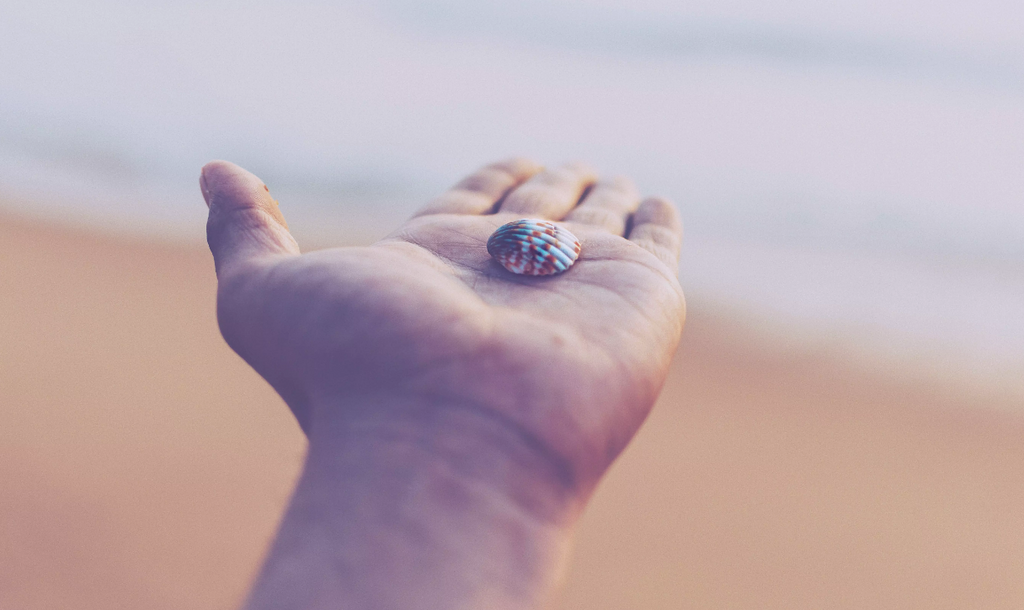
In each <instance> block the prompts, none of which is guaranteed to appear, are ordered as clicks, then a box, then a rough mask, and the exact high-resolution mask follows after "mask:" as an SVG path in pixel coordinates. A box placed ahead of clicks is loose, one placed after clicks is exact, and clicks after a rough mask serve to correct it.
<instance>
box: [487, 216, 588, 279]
mask: <svg viewBox="0 0 1024 610" xmlns="http://www.w3.org/2000/svg"><path fill="white" fill-rule="evenodd" d="M487 251H488V252H489V253H490V254H491V256H493V257H494V260H496V261H498V262H499V263H501V266H502V267H504V268H506V269H508V270H509V271H511V272H512V273H518V274H520V275H552V274H555V273H561V272H563V271H565V270H566V269H568V268H569V267H572V264H573V263H575V262H576V259H577V258H579V256H580V240H578V239H576V236H575V235H573V234H572V233H570V232H569V231H567V230H566V229H563V228H562V227H560V226H558V225H556V224H555V223H553V222H548V221H546V220H531V219H524V220H516V221H514V222H510V223H508V224H505V225H502V226H500V227H498V230H497V231H495V232H494V233H493V234H491V237H490V239H488V240H487Z"/></svg>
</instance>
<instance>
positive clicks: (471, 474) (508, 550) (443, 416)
mask: <svg viewBox="0 0 1024 610" xmlns="http://www.w3.org/2000/svg"><path fill="white" fill-rule="evenodd" d="M311 412H312V414H313V419H312V421H311V425H310V428H309V453H308V456H307V462H306V468H305V470H304V472H303V475H302V478H301V480H300V482H299V485H298V487H297V489H296V492H295V495H294V497H293V499H292V504H291V506H290V508H289V510H288V513H287V514H286V516H285V522H284V524H283V525H282V527H281V532H280V535H279V538H278V540H277V542H276V543H275V546H274V549H273V550H272V553H271V556H270V558H269V559H268V562H267V565H266V566H265V568H264V572H263V575H262V576H261V578H260V582H259V583H258V584H257V587H256V588H255V589H254V592H253V598H252V600H251V602H250V606H249V607H250V608H253V609H256V608H264V607H288V608H293V607H294V608H307V607H308V608H316V607H318V606H316V605H315V604H314V601H315V599H321V598H323V599H331V600H332V601H334V602H337V601H344V602H347V603H346V604H342V607H350V608H362V607H377V606H378V605H379V606H382V607H395V608H403V609H405V608H408V609H410V610H412V609H418V608H434V607H447V608H463V607H465V608H480V607H487V608H509V609H511V608H533V607H536V606H537V604H538V603H539V602H540V600H542V599H543V598H544V597H545V596H546V595H547V593H549V592H550V589H551V588H552V586H553V585H554V582H555V580H557V576H558V575H559V574H560V572H561V567H562V565H563V564H564V561H565V555H566V550H567V542H568V534H569V531H570V529H571V526H572V523H573V521H574V520H575V518H576V515H577V514H578V508H579V502H578V499H577V495H576V491H575V485H574V482H573V480H572V477H571V474H570V471H569V470H568V469H567V468H566V467H565V466H564V465H562V464H561V463H560V462H559V460H558V459H557V458H556V457H555V456H553V455H552V454H551V453H550V452H549V451H547V450H546V449H545V448H544V447H543V446H542V445H540V444H539V443H537V442H536V441H535V440H534V439H531V438H530V436H529V434H528V433H526V432H524V431H522V430H519V429H517V428H516V427H515V426H514V425H512V424H511V423H509V422H506V421H504V420H503V419H502V418H500V417H499V416H496V415H495V414H493V413H492V412H490V411H487V410H484V409H480V408H477V407H474V406H466V405H455V404H450V403H448V404H436V403H434V402H432V401H426V400H421V399H407V398H398V397H394V396H372V397H362V398H360V399H359V400H352V399H348V400H345V401H344V403H343V404H342V403H341V402H338V403H337V404H335V403H334V402H333V401H324V402H319V403H317V404H316V405H315V406H314V407H313V408H312V411H311ZM289 579H291V580H289ZM294 579H299V580H300V581H301V582H294ZM296 590H300V591H306V592H307V593H306V594H307V595H312V593H310V592H320V593H317V594H316V595H313V596H312V597H310V598H309V600H307V601H308V603H305V604H304V603H295V604H285V603H282V602H281V601H280V600H277V599H276V598H273V595H275V594H276V593H275V591H296ZM325 591H334V592H335V593H334V594H329V593H324V592H325ZM331 595H343V596H344V597H343V598H336V597H333V596H331ZM325 596H328V597H325ZM261 600H269V603H266V604H264V605H260V604H261ZM275 604H276V605H275ZM336 605H337V604H336Z"/></svg>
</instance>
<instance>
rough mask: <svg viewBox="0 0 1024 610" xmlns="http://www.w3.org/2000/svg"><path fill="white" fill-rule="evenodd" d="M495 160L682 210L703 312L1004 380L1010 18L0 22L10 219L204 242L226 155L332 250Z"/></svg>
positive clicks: (1012, 256) (1023, 359)
mask: <svg viewBox="0 0 1024 610" xmlns="http://www.w3.org/2000/svg"><path fill="white" fill-rule="evenodd" d="M513 154H524V155H528V156H531V157H534V158H537V159H539V160H542V161H544V162H546V163H558V162H562V161H565V160H572V159H584V160H587V161H589V162H591V163H593V164H594V165H595V166H596V167H597V168H599V169H600V170H602V171H603V172H607V173H624V174H628V175H630V176H633V177H634V178H635V179H636V180H637V182H638V183H639V184H640V186H641V187H642V189H643V190H644V191H645V192H649V193H657V194H662V195H665V196H668V197H670V198H672V199H674V200H675V201H676V202H677V203H678V204H679V206H680V208H681V210H682V211H683V213H684V217H685V219H686V223H687V245H686V248H685V250H684V253H683V270H682V272H681V277H682V279H683V281H684V285H685V287H686V288H688V289H689V290H690V291H691V293H693V294H696V295H699V296H700V297H701V298H704V299H707V300H709V302H710V301H714V302H722V303H727V304H729V307H734V308H737V309H739V310H742V311H744V312H747V313H746V314H745V315H749V316H751V317H752V319H756V320H760V321H761V322H763V323H765V324H777V325H779V328H780V329H786V328H800V329H802V331H801V332H803V333H810V334H811V335H813V336H814V337H817V339H816V340H823V341H834V342H836V343H837V344H844V345H855V344H856V345H862V346H863V345H869V346H871V347H870V350H871V351H872V353H874V354H876V355H878V354H884V355H885V356H886V357H887V358H890V360H891V361H893V362H895V363H896V364H897V365H902V364H907V363H910V362H920V361H921V354H930V355H932V356H933V357H934V358H933V360H935V361H936V362H939V361H941V362H942V363H944V364H943V366H944V367H945V368H944V369H943V370H944V371H946V372H949V371H968V372H970V373H971V374H975V375H981V376H982V377H985V378H992V379H997V378H998V379H1000V380H1002V381H1005V382H1007V383H1011V384H1012V383H1015V382H1018V381H1020V380H1021V379H1024V4H1021V3H1019V2H1015V1H1011V0H992V1H987V2H977V1H975V2H969V3H968V2H965V1H961V2H940V3H936V2H925V1H924V0H911V1H909V2H903V3H898V4H897V3H892V2H881V1H880V0H870V1H867V2H864V1H860V2H854V1H852V0H840V1H837V2H832V3H821V2H810V1H788V2H773V3H760V2H753V1H751V0H737V1H734V2H729V3H722V2H710V1H700V2H691V3H686V4H685V6H683V5H682V3H678V2H671V1H668V0H637V1H633V2H628V3H626V2H621V1H612V0H588V1H569V0H547V1H544V2H541V1H539V0H525V1H520V2H514V3H513V2H492V3H479V2H473V1H471V0H433V1H425V2H411V1H405V0H380V1H377V2H358V3H356V2H330V3H318V2H288V3H285V2H269V1H256V2H247V3H241V2H202V3H200V2H188V1H180V2H170V1H164V2H160V1H154V2H147V3H129V2H120V1H113V0H84V1H82V2H77V3H69V2H46V1H33V2H22V1H20V0H7V1H6V2H4V4H3V6H2V7H0V200H3V201H5V202H8V203H7V204H6V205H14V206H17V207H18V208H19V209H20V211H22V212H25V213H31V214H37V215H42V216H49V217H60V218H62V219H66V220H70V221H74V222H82V223H87V224H93V225H100V226H106V227H111V228H114V229H116V230H119V231H128V232H136V233H145V234H163V235H168V236H175V237H181V236H186V237H190V238H194V239H201V236H202V225H203V220H204V213H205V208H204V206H203V204H202V200H201V198H200V196H199V193H198V188H197V186H196V181H197V175H198V170H199V167H201V166H202V164H203V163H205V162H206V161H207V160H210V159H213V158H225V159H230V160H233V161H236V162H238V163H240V164H243V165H245V166H246V167H248V168H250V169H252V170H253V171H255V172H257V173H258V174H259V175H260V176H261V177H263V178H264V179H265V180H266V181H267V182H268V184H270V186H271V188H272V189H273V191H274V193H275V195H276V196H277V197H278V199H279V200H280V201H281V202H282V205H283V206H284V207H283V209H284V211H285V213H286V215H287V216H288V218H289V221H290V223H291V224H292V226H293V227H294V228H295V231H296V232H297V234H298V235H299V236H300V238H303V239H305V240H307V241H308V242H310V243H318V244H323V243H331V242H336V243H341V242H346V241H350V240H352V239H365V238H366V237H367V236H373V235H382V234H384V233H386V232H387V231H388V229H389V227H391V226H393V225H394V224H395V223H397V222H399V221H400V220H401V219H402V218H403V217H404V216H406V215H407V214H408V213H409V212H410V211H411V210H413V209H415V208H416V207H417V206H418V205H419V204H420V203H421V202H422V201H423V200H425V199H426V198H428V197H429V196H431V194H433V193H436V192H437V191H438V190H440V189H442V188H444V187H445V186H446V185H448V184H450V183H452V182H454V181H455V180H457V179H458V178H459V177H460V176H461V175H463V174H465V173H467V172H468V171H470V170H472V169H473V168H474V167H476V166H477V165H479V164H481V163H482V162H484V161H487V160H492V159H496V158H501V157H505V156H509V155H513ZM780 332H787V331H785V330H783V331H780ZM1002 381H1001V382H1002ZM1021 383H1022V386H1024V382H1021Z"/></svg>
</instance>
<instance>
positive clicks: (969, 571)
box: [0, 217, 1024, 610]
mask: <svg viewBox="0 0 1024 610" xmlns="http://www.w3.org/2000/svg"><path fill="white" fill-rule="evenodd" d="M214 293H215V277H214V273H213V264H212V260H211V258H210V256H209V253H208V252H207V251H206V249H205V247H204V246H203V244H201V243H196V244H191V245H188V244H173V243H158V242H155V241H144V240H133V239H129V238H124V237H116V236H109V235H101V234H98V233H90V232H86V231H82V230H74V229H68V228H61V227H57V226H53V225H48V224H44V223H40V222H37V221H28V220H22V219H16V218H12V217H0V609H2V610H43V609H47V610H50V609H54V608H61V609H74V610H93V609H96V610H99V609H103V610H118V609H139V608H146V609H149V610H162V609H171V608H174V609H180V608H189V609H192V610H215V609H216V610H229V609H232V608H234V607H235V606H236V605H237V604H238V603H239V601H240V600H241V597H242V596H243V595H244V592H245V591H246V588H247V583H248V581H249V579H250V578H251V577H252V574H253V571H254V570H255V569H256V567H257V566H258V564H259V561H260V556H261V554H262V552H263V551H264V549H265V547H266V544H267V542H268V540H269V538H270V536H271V535H272V533H273V531H274V527H275V523H276V521H277V519H278V517H279V514H280V511H281V510H282V507H283V506H284V504H285V502H286V501H287V498H288V494H289V492H290V489H291V486H292V484H293V482H294V479H295V476H296V474H297V472H298V469H299V466H300V463H301V460H302V455H303V451H304V439H303V436H302V434H301V432H300V431H299V429H298V427H297V425H296V424H295V422H294V421H293V420H292V418H291V416H290V414H289V413H288V411H287V409H286V407H285V406H284V405H283V403H282V402H281V400H280V399H279V398H278V397H277V396H276V394H275V393H274V392H273V391H272V390H271V389H270V388H269V387H268V386H267V385H266V384H265V383H264V382H263V381H262V380H261V379H260V378H259V377H258V376H257V375H256V374H255V373H254V372H252V371H251V370H249V368H248V367H247V365H246V364H245V363H244V362H242V361H241V360H240V359H239V358H238V357H237V356H235V355H234V354H233V353H232V352H231V351H230V349H229V348H228V347H227V346H226V345H225V344H224V343H223V341H222V340H221V338H220V335H219V333H218V331H217V327H216V322H215V319H214ZM748 331H749V329H745V328H744V326H743V325H741V324H737V323H736V322H734V321H733V320H731V319H730V318H729V317H727V316H724V315H722V314H720V313H716V310H715V308H714V307H713V306H712V305H711V304H709V303H706V302H704V301H702V300H701V299H700V298H699V296H694V297H692V298H691V300H690V314H689V320H688V322H687V328H686V333H685V336H684V339H683V343H682V346H681V348H680V351H679V353H678V354H677V357H676V360H675V363H674V365H673V370H672V374H671V376H670V378H669V381H668V383H667V384H666V387H665V390H664V392H663V394H662V397H661V399H660V401H659V404H658V406H657V407H656V409H655V411H654V414H653V415H652V416H651V418H650V419H649V420H648V422H647V423H646V424H645V426H644V428H643V429H642V431H641V433H640V434H639V436H638V437H637V438H636V440H635V441H634V443H633V444H632V445H631V446H630V447H629V449H628V450H627V451H626V453H625V454H624V455H623V456H622V458H621V459H620V460H619V461H618V462H617V463H616V465H615V467H614V468H613V471H612V472H611V473H610V475H609V476H608V478H607V479H606V481H605V482H604V483H603V484H602V486H601V488H600V489H599V491H598V493H597V495H596V497H595V498H594V501H593V503H592V505H591V507H590V509H589V510H588V512H587V514H586V516H585V518H584V520H583V522H582V524H581V526H580V528H579V532H578V538H577V544H576V548H575V552H574V558H573V563H572V565H571V568H570V571H569V573H568V576H567V581H566V584H565V588H564V591H563V592H562V593H561V595H560V597H559V599H558V601H557V608H559V609H562V610H570V609H573V610H575V609H579V610H604V609H609V610H610V609H622V608H642V609H645V610H669V609H671V610H679V609H688V608H701V609H725V608H759V609H774V608H778V609H787V610H796V609H808V610H810V609H821V608H865V609H868V608H870V609H883V608H900V609H918V608H920V609H926V608H927V609H936V608H1008V609H1009V608H1021V607H1024V408H1022V407H1024V405H1021V404H1020V403H1019V402H1015V400H1016V399H1015V398H1013V395H1012V394H1009V393H1002V392H1000V391H999V390H998V388H995V389H991V391H986V392H983V393H982V392H975V393H970V392H968V391H966V390H963V389H956V388H957V386H955V385H950V384H935V383H927V382H924V381H922V380H921V379H919V378H916V377H915V378H914V379H910V378H909V377H908V376H905V375H901V374H900V371H899V370H891V369H890V370H888V371H887V370H885V368H884V367H869V366H862V365H861V364H858V363H856V362H854V361H853V360H851V359H848V358H846V357H844V356H843V354H842V353H841V352H838V351H829V350H823V349H821V348H820V347H817V348H813V349H812V348H810V347H807V348H800V347H799V346H797V345H796V344H793V343H785V342H773V341H771V340H769V339H768V338H767V337H768V335H764V334H759V333H756V332H748Z"/></svg>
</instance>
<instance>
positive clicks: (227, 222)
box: [199, 161, 299, 275]
mask: <svg viewBox="0 0 1024 610" xmlns="http://www.w3.org/2000/svg"><path fill="white" fill-rule="evenodd" d="M199 187H200V188H201V189H202V191H203V198H204V199H206V205H207V206H208V207H209V208H210V216H209V218H208V219H207V221H206V241H207V242H208V243H209V244H210V251H211V252H213V260H214V263H215V264H216V267H217V273H218V275H219V274H220V273H221V271H222V270H223V269H224V268H225V267H229V266H232V265H237V264H242V263H246V262H252V261H255V260H257V259H259V258H262V257H265V256H270V255H275V254H278V255H289V254H299V245H298V244H297V243H296V242H295V238H293V237H292V235H291V233H289V232H288V224H287V223H286V222H285V220H284V216H282V215H281V210H279V209H278V206H277V202H276V201H274V199H273V198H272V197H271V196H270V190H269V189H268V188H267V185H265V184H263V181H262V180H260V179H259V178H257V177H256V176H254V175H253V174H251V173H249V172H247V171H245V170H244V169H242V168H241V167H238V166H237V165H235V164H234V163H228V162H227V161H212V162H210V163H207V164H206V165H205V166H203V171H202V173H201V174H200V176H199Z"/></svg>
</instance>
